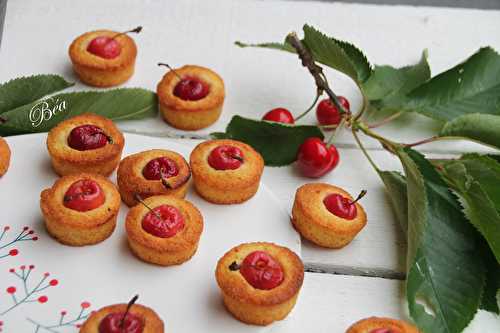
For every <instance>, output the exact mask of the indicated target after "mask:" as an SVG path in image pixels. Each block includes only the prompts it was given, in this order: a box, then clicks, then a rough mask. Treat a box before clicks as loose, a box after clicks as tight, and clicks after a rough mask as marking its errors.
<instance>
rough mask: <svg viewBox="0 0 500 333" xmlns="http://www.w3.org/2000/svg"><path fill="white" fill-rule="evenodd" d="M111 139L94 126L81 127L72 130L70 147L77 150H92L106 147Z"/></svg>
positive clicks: (69, 141) (69, 140) (69, 138)
mask: <svg viewBox="0 0 500 333" xmlns="http://www.w3.org/2000/svg"><path fill="white" fill-rule="evenodd" d="M108 142H109V137H108V136H107V135H106V133H104V131H103V130H102V129H101V128H100V127H97V126H94V125H81V126H78V127H75V128H73V129H72V130H71V132H70V133H69V137H68V145H69V146H70V147H71V148H73V149H76V150H80V151H82V150H90V149H97V148H101V147H103V146H105V145H106V144H107V143H108Z"/></svg>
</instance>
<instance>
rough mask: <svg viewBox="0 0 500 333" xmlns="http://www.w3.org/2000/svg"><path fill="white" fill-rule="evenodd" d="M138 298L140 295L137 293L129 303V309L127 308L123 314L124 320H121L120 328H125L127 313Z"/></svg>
mask: <svg viewBox="0 0 500 333" xmlns="http://www.w3.org/2000/svg"><path fill="white" fill-rule="evenodd" d="M138 298H139V295H135V296H134V297H132V299H131V300H130V301H129V302H128V304H127V310H125V313H124V314H123V317H122V320H121V321H120V328H121V329H123V327H124V326H125V318H127V314H128V312H129V311H130V308H131V307H132V305H134V303H135V302H136V301H137V299H138Z"/></svg>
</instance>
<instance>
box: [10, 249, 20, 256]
mask: <svg viewBox="0 0 500 333" xmlns="http://www.w3.org/2000/svg"><path fill="white" fill-rule="evenodd" d="M18 254H19V251H18V250H17V249H12V250H10V251H9V255H10V256H17V255H18Z"/></svg>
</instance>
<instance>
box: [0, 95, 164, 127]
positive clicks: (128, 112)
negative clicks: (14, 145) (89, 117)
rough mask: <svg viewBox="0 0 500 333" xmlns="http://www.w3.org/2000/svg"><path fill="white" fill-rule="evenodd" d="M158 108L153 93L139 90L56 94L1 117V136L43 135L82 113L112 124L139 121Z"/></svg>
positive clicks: (151, 114)
mask: <svg viewBox="0 0 500 333" xmlns="http://www.w3.org/2000/svg"><path fill="white" fill-rule="evenodd" d="M157 105H158V102H157V98H156V94H155V93H154V92H152V91H148V90H145V89H139V88H122V89H115V90H108V91H104V92H98V91H88V92H73V93H66V94H58V95H55V96H52V97H50V98H47V99H44V100H41V101H37V102H33V103H30V104H27V105H23V106H21V107H18V108H16V109H13V110H10V111H8V112H5V113H3V114H2V118H3V119H4V122H2V123H0V135H13V134H23V133H34V132H46V131H49V130H50V129H51V128H52V127H54V126H55V125H57V124H58V123H59V122H60V121H63V120H65V119H67V118H71V117H73V116H76V115H78V114H82V113H85V112H90V113H96V114H99V115H101V116H104V117H107V118H110V119H112V120H115V121H120V120H128V119H142V118H145V117H151V116H154V115H156V113H157V109H158V106H157Z"/></svg>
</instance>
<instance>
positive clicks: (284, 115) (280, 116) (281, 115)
mask: <svg viewBox="0 0 500 333" xmlns="http://www.w3.org/2000/svg"><path fill="white" fill-rule="evenodd" d="M262 120H267V121H275V122H277V123H285V124H294V123H295V120H294V119H293V115H292V114H291V113H290V111H288V110H287V109H285V108H276V109H272V110H271V111H269V112H268V113H266V114H265V115H264V117H263V118H262Z"/></svg>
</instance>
